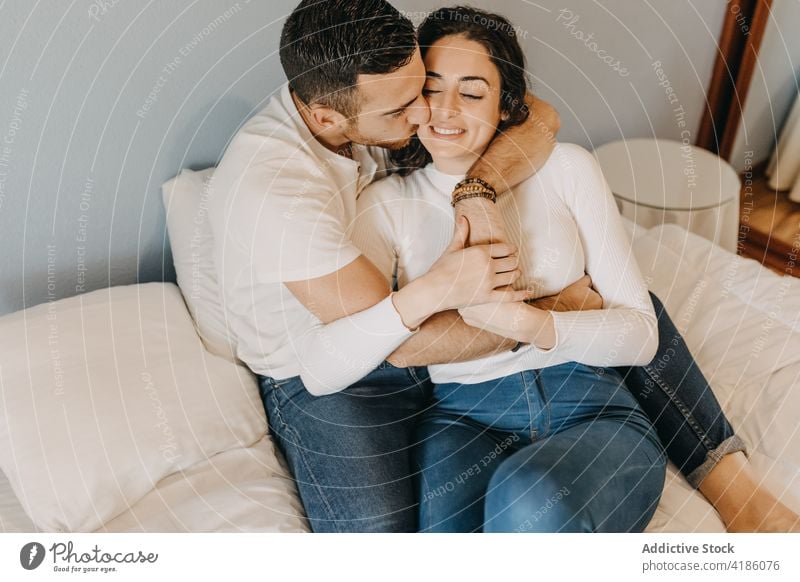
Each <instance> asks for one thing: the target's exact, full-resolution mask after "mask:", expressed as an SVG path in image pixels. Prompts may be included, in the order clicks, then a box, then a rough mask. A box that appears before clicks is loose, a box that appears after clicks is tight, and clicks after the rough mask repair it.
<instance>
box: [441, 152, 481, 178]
mask: <svg viewBox="0 0 800 582" xmlns="http://www.w3.org/2000/svg"><path fill="white" fill-rule="evenodd" d="M479 158H480V156H478V155H474V154H470V155H465V156H463V157H458V158H444V159H436V158H435V157H434V158H433V165H434V166H435V167H436V169H437V170H438V171H439V172H441V173H442V174H449V175H451V176H463V175H465V174H466V173H467V172H469V169H470V168H471V167H472V166H474V165H475V162H477V161H478V159H479Z"/></svg>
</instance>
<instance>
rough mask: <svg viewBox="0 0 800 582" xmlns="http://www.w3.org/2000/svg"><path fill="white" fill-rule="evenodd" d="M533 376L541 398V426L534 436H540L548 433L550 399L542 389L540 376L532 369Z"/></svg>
mask: <svg viewBox="0 0 800 582" xmlns="http://www.w3.org/2000/svg"><path fill="white" fill-rule="evenodd" d="M533 373H534V377H535V378H536V389H537V391H538V392H539V398H541V400H542V412H541V414H542V426H541V429H542V430H541V431H537V434H536V436H537V437H541V436H543V435H546V434H549V433H550V401H549V400H548V398H547V394H546V393H545V391H544V385H543V384H542V378H541V376H540V375H539V371H538V370H533Z"/></svg>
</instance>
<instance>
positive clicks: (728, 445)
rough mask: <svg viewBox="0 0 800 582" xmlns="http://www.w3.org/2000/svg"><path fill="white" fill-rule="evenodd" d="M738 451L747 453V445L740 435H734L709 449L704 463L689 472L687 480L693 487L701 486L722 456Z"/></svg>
mask: <svg viewBox="0 0 800 582" xmlns="http://www.w3.org/2000/svg"><path fill="white" fill-rule="evenodd" d="M738 451H742V452H743V453H744V454H745V455H746V454H747V445H746V444H745V443H744V441H743V440H742V439H740V438H739V436H738V435H733V436H732V437H729V438H727V439H725V440H724V441H722V442H721V443H720V445H719V446H718V447H717V448H716V449H714V450H712V451H708V454H707V455H706V460H705V461H704V462H703V464H702V465H700V466H699V467H697V469H695V470H694V471H692V472H691V473H689V475H688V476H687V477H686V480H687V481H689V484H690V485H691V486H692V487H694V488H695V489H697V488H698V487H700V483H702V482H703V479H705V478H706V477H708V474H709V473H711V471H713V470H714V467H716V466H717V463H719V462H720V461H721V460H722V457H724V456H725V455H729V454H731V453H736V452H738Z"/></svg>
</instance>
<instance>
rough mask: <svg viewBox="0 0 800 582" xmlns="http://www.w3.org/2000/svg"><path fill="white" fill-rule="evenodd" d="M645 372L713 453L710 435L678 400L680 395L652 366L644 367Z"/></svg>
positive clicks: (681, 401)
mask: <svg viewBox="0 0 800 582" xmlns="http://www.w3.org/2000/svg"><path fill="white" fill-rule="evenodd" d="M643 367H644V370H645V371H646V372H647V374H648V376H650V378H652V379H653V381H654V382H655V383H656V384H658V386H659V388H661V390H662V391H663V392H664V394H666V395H667V397H669V400H670V402H672V403H673V404H674V405H675V407H676V408H677V409H678V411H679V412H680V413H681V414H682V415H683V418H684V420H686V422H687V424H688V425H689V426H690V427H691V429H692V430H693V431H694V433H695V435H697V437H698V438H699V439H700V442H701V443H703V446H704V447H705V448H706V450H707V451H712V450H713V449H714V444H713V443H712V442H711V440H710V439H709V438H708V434H706V431H704V430H703V429H702V428H701V427H700V425H699V424H698V423H697V421H696V420H695V418H694V416H693V415H692V413H691V411H690V410H689V408H688V407H687V406H686V404H685V403H684V402H683V400H681V399H680V398H678V395H677V394H676V393H675V391H674V390H672V389H671V388H670V387H669V386H668V385H667V383H666V382H664V381H663V380H662V379H661V376H660V375H659V373H658V372H657V371H656V370H654V369H653V368H652V367H651V366H643Z"/></svg>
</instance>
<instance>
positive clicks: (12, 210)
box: [0, 0, 780, 314]
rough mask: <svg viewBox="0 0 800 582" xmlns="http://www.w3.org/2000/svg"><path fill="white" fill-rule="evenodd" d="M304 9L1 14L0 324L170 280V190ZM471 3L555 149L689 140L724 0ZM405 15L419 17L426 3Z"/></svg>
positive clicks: (285, 1)
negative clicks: (500, 32) (166, 187)
mask: <svg viewBox="0 0 800 582" xmlns="http://www.w3.org/2000/svg"><path fill="white" fill-rule="evenodd" d="M779 1H780V0H779ZM295 3H296V0H269V1H266V0H260V1H259V0H252V1H248V0H239V1H238V2H234V1H232V0H213V1H212V0H200V1H197V0H196V1H190V0H173V1H169V2H168V1H166V0H162V1H155V0H151V1H146V0H116V1H115V0H102V1H101V0H76V1H74V2H72V3H70V4H67V3H65V2H63V1H58V0H43V1H41V2H38V3H32V2H27V1H23V0H7V1H6V2H3V3H2V4H0V245H1V246H0V248H2V249H3V253H2V254H0V314H2V313H8V312H11V311H14V310H17V309H21V308H23V307H26V306H31V305H35V304H37V303H41V302H43V301H48V300H52V299H57V298H61V297H67V296H71V295H74V294H76V293H80V292H85V291H90V290H93V289H97V288H102V287H106V286H108V285H120V284H128V283H135V282H144V281H153V280H162V279H165V280H174V273H173V268H172V263H171V258H170V254H169V246H168V241H167V239H166V233H165V224H164V212H163V209H162V207H161V196H160V185H161V183H162V182H164V181H165V180H167V179H169V178H170V177H172V176H173V175H175V174H176V173H177V172H178V171H179V169H180V168H182V167H190V168H195V169H197V168H202V167H207V166H209V165H213V164H215V163H216V161H217V160H218V158H219V157H220V156H221V154H222V153H223V152H224V150H225V146H226V144H227V142H228V140H229V139H230V137H231V136H232V135H233V134H234V133H235V132H236V129H237V128H238V127H239V126H240V125H241V124H242V123H243V122H244V121H245V120H246V119H247V118H248V117H250V116H251V115H252V114H253V113H254V112H255V110H257V109H258V108H260V107H262V106H263V105H264V104H265V102H266V100H267V99H268V98H269V96H270V95H271V94H272V93H273V92H274V91H275V90H276V89H277V88H278V87H279V86H280V85H281V83H283V82H284V77H283V74H282V73H281V71H280V65H279V62H278V59H277V54H276V50H277V44H278V36H279V31H280V26H281V22H282V19H283V18H285V15H286V14H287V13H288V12H289V11H290V10H291V8H293V6H294V5H295ZM436 4H437V5H438V2H437V3H436ZM473 4H475V5H478V6H487V7H490V8H491V9H495V10H499V11H502V12H503V13H505V14H506V15H508V16H510V17H511V19H512V21H513V22H514V24H515V25H516V26H518V27H519V31H520V35H521V40H522V42H523V44H524V46H525V48H526V51H527V54H528V57H529V64H530V68H531V70H532V72H533V78H532V81H533V83H532V84H533V86H534V88H535V90H536V91H537V92H538V93H539V94H540V95H541V96H542V97H544V98H546V99H548V100H550V101H551V102H552V103H554V104H555V105H556V107H558V109H559V110H560V111H561V114H562V119H563V129H562V133H561V136H560V137H561V139H562V141H573V142H577V143H581V144H583V145H585V146H588V147H595V146H596V145H599V144H601V143H604V142H606V141H610V140H613V139H618V138H620V137H622V136H626V137H641V136H653V135H655V136H659V137H668V138H675V139H679V138H680V137H681V129H682V128H681V126H680V121H683V123H685V127H686V128H687V129H688V130H689V131H690V132H691V136H690V137H691V139H692V140H693V139H694V132H695V131H696V129H697V125H698V122H699V119H700V115H701V111H702V107H703V100H704V97H703V92H704V88H705V86H706V85H707V83H708V79H709V78H710V73H711V67H712V65H713V59H714V54H713V47H714V44H715V42H716V40H715V39H716V38H717V36H718V34H719V30H720V27H721V23H722V19H723V17H724V13H725V10H726V2H725V1H724V0H693V1H689V0H642V1H637V2H630V1H628V0H606V1H604V2H602V3H599V2H595V1H592V0H571V1H564V2H555V1H552V0H540V1H539V2H531V1H527V0H506V1H504V2H489V1H488V0H487V1H474V2H473ZM395 5H396V6H397V7H398V8H400V9H401V10H405V11H408V12H409V14H410V15H411V16H412V17H415V19H416V20H419V17H420V16H421V14H420V13H421V12H422V11H424V10H425V9H427V8H429V7H430V6H431V3H430V2H428V1H426V2H422V1H416V0H404V1H401V0H397V1H396V2H395ZM562 10H565V12H561V11H562ZM570 13H571V15H570ZM576 17H577V19H575V18H576ZM589 35H593V37H592V38H591V39H587V37H588V36H589ZM593 42H594V43H595V44H592V43H593ZM598 51H605V53H603V54H605V55H607V56H608V57H609V59H610V60H613V61H619V63H618V64H617V68H618V69H626V70H627V75H625V74H624V73H625V71H624V70H623V71H615V70H613V66H614V63H612V65H608V64H606V63H604V62H603V61H602V60H601V59H600V58H599V56H598ZM656 61H660V62H661V63H662V64H663V73H662V76H661V78H659V77H658V74H657V72H656V70H655V69H654V67H653V63H654V62H656ZM668 89H671V90H672V91H674V95H675V97H674V102H673V103H670V102H669V101H668V96H667V90H668ZM681 106H682V107H683V111H684V113H683V114H682V115H683V116H684V117H683V118H682V119H679V115H678V114H676V112H675V109H676V108H678V107H681Z"/></svg>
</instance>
